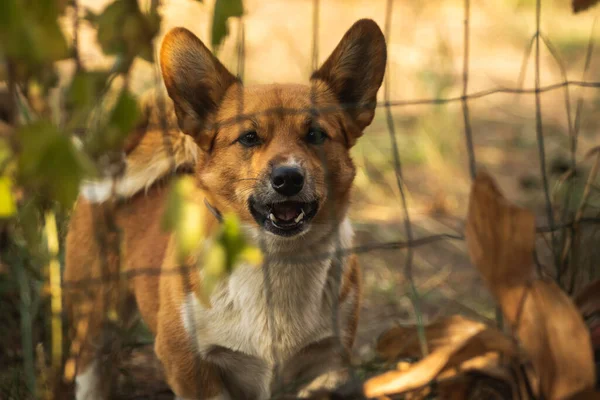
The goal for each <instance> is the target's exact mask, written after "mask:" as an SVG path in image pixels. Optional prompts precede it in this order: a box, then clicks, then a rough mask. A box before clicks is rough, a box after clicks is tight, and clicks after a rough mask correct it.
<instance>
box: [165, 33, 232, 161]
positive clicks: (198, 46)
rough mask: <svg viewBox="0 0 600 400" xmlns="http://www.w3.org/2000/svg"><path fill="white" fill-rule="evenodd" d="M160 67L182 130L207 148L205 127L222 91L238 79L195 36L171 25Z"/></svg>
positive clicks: (208, 136) (209, 138)
mask: <svg viewBox="0 0 600 400" xmlns="http://www.w3.org/2000/svg"><path fill="white" fill-rule="evenodd" d="M160 67H161V70H162V76H163V79H164V81H165V86H166V87H167V92H168V93H169V97H170V98H171V99H172V100H173V102H174V103H175V113H176V114H177V120H178V122H179V127H180V129H181V130H182V131H183V133H185V134H187V135H190V136H192V137H193V138H194V140H195V141H196V143H198V145H199V146H200V148H202V149H203V150H204V151H209V149H210V145H211V142H212V134H210V133H209V132H208V131H207V129H206V124H207V122H208V120H209V119H210V116H211V115H212V114H213V113H214V112H215V111H216V110H217V107H218V106H219V104H220V102H221V100H222V98H223V96H224V94H225V92H226V90H227V89H228V88H229V87H230V86H231V85H232V84H234V83H235V82H239V81H238V79H237V78H236V77H235V76H233V75H232V74H231V73H230V72H229V71H228V70H227V68H225V67H224V66H223V64H221V63H220V62H219V60H217V58H216V57H215V56H214V55H213V54H212V53H211V52H210V50H209V49H208V48H206V46H205V45H204V43H202V41H201V40H200V39H198V37H196V35H194V34H193V33H192V32H190V31H188V30H187V29H184V28H174V29H172V30H171V31H169V33H167V35H166V36H165V38H164V39H163V42H162V46H161V49H160Z"/></svg>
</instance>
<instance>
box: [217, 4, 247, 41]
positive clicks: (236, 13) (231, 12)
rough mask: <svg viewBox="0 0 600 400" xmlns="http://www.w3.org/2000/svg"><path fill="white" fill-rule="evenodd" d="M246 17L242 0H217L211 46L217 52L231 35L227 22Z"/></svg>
mask: <svg viewBox="0 0 600 400" xmlns="http://www.w3.org/2000/svg"><path fill="white" fill-rule="evenodd" d="M242 15H244V6H243V4H242V0H217V1H216V2H215V10H214V14H213V25H212V35H211V45H212V48H213V51H215V50H216V49H217V48H218V47H219V46H220V45H221V43H222V42H223V39H225V37H226V36H227V35H228V34H229V27H228V26H227V20H228V19H229V18H230V17H241V16H242Z"/></svg>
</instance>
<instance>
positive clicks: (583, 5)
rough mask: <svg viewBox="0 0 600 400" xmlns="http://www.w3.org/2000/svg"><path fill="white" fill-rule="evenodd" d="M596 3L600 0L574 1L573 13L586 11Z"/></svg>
mask: <svg viewBox="0 0 600 400" xmlns="http://www.w3.org/2000/svg"><path fill="white" fill-rule="evenodd" d="M596 3H598V0H573V12H574V13H578V12H580V11H585V10H587V9H588V8H590V7H592V6H594V5H595V4H596Z"/></svg>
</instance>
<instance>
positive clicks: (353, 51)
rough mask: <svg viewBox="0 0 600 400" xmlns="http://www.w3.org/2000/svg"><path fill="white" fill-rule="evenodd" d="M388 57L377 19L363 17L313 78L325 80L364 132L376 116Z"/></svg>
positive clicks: (347, 33)
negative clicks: (378, 94) (378, 97)
mask: <svg viewBox="0 0 600 400" xmlns="http://www.w3.org/2000/svg"><path fill="white" fill-rule="evenodd" d="M386 59H387V50H386V45H385V37H384V36H383V33H382V32H381V29H379V26H377V24H376V23H375V21H373V20H370V19H361V20H359V21H357V22H356V23H354V25H352V27H351V28H350V29H349V30H348V31H347V32H346V34H345V35H344V37H343V38H342V40H341V41H340V43H339V44H338V45H337V47H336V48H335V50H333V53H332V54H331V55H330V56H329V58H328V59H327V61H325V63H323V65H322V66H321V68H319V69H318V70H317V71H315V72H314V73H313V75H312V77H311V80H320V81H323V82H325V84H326V85H327V86H328V87H329V89H330V90H332V91H333V92H334V93H335V95H336V96H337V100H338V101H339V102H340V103H341V104H342V105H343V107H344V109H345V110H346V112H347V113H348V114H349V115H350V117H351V118H352V119H353V121H354V122H355V123H356V125H357V127H358V128H359V129H360V131H361V132H362V130H363V129H364V128H366V127H367V126H369V124H370V123H371V121H372V120H373V116H374V115H375V107H376V104H377V91H378V90H379V87H380V86H381V82H382V81H383V74H384V73H385V65H386Z"/></svg>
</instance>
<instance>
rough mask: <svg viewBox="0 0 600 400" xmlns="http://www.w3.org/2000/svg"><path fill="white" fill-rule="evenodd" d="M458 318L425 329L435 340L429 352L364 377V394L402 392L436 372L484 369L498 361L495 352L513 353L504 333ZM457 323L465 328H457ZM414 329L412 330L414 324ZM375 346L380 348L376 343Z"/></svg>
mask: <svg viewBox="0 0 600 400" xmlns="http://www.w3.org/2000/svg"><path fill="white" fill-rule="evenodd" d="M460 320H461V317H455V318H449V319H446V320H444V321H445V323H444V322H441V323H439V324H437V325H433V324H432V325H430V326H429V327H428V328H430V327H431V326H434V328H433V329H429V332H427V330H426V336H427V333H429V337H428V339H429V338H431V339H432V340H433V339H435V340H438V344H437V346H432V347H431V349H432V352H431V353H430V354H429V355H428V356H427V357H425V358H423V359H422V360H420V361H418V362H416V363H414V364H412V366H411V367H410V368H408V369H406V370H402V371H390V372H387V373H384V374H382V375H379V376H376V377H374V378H371V379H369V380H367V381H366V382H365V384H364V385H363V389H364V394H365V395H366V396H367V397H368V398H371V397H376V396H381V395H389V394H395V393H404V392H408V391H412V390H415V389H419V388H422V387H424V386H426V385H427V384H429V383H430V382H431V381H432V380H434V379H435V378H437V377H440V376H443V377H444V378H448V377H451V376H455V375H457V374H462V373H465V372H467V371H471V370H477V371H482V372H485V371H486V370H487V369H488V368H490V367H496V366H497V365H498V357H497V353H500V354H503V355H506V356H507V357H508V358H513V357H516V356H517V353H518V352H517V348H516V346H515V343H514V342H513V341H512V340H511V339H510V338H509V337H508V336H506V335H505V334H504V333H502V332H500V331H498V330H496V329H494V328H489V327H486V326H485V325H483V324H480V323H477V322H474V321H470V320H466V319H462V322H459V321H460ZM460 325H463V327H464V328H465V329H464V330H461V329H460ZM444 326H450V327H452V329H453V330H454V332H459V333H457V334H456V333H455V334H454V335H449V336H447V337H446V336H445V335H444V329H443V328H441V327H444ZM414 329H415V332H416V327H415V328H414ZM396 332H397V331H396ZM403 333H405V332H403ZM415 335H416V333H415ZM388 343H389V342H388ZM378 350H380V351H381V350H382V349H381V347H380V346H378ZM411 351H414V350H411ZM400 355H404V353H400Z"/></svg>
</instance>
